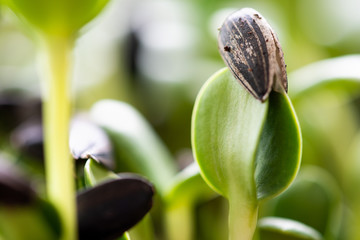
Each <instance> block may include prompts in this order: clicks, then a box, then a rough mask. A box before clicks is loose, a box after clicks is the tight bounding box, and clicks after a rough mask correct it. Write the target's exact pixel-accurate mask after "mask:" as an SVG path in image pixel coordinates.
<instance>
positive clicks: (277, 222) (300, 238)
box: [258, 217, 323, 240]
mask: <svg viewBox="0 0 360 240" xmlns="http://www.w3.org/2000/svg"><path fill="white" fill-rule="evenodd" d="M258 228H259V232H260V240H322V239H323V238H322V236H321V234H320V233H319V232H318V231H316V230H315V229H313V228H311V227H309V226H307V225H305V224H303V223H300V222H297V221H294V220H290V219H286V218H277V217H266V218H262V219H260V220H259V223H258Z"/></svg>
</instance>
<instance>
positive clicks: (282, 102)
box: [192, 69, 301, 200]
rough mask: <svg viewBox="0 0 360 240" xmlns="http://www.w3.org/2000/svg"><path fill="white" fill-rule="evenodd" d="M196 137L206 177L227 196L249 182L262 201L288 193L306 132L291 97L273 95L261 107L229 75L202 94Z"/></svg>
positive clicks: (219, 77)
mask: <svg viewBox="0 0 360 240" xmlns="http://www.w3.org/2000/svg"><path fill="white" fill-rule="evenodd" d="M192 134H193V135H192V141H193V148H194V154H195V158H196V160H197V162H198V164H199V166H200V169H201V173H202V176H203V177H204V178H205V180H206V181H207V183H208V184H210V185H211V186H212V187H213V188H214V189H215V190H216V191H217V192H218V193H220V194H221V195H223V196H226V197H228V195H229V191H231V189H229V188H230V187H231V185H239V184H244V183H245V184H247V185H249V186H250V188H252V187H255V188H256V196H257V199H258V200H261V199H264V198H267V197H270V196H273V195H276V194H279V193H280V192H281V191H283V190H284V189H286V187H287V186H288V185H289V184H290V183H291V182H292V180H293V179H294V177H295V175H296V173H297V171H298V168H299V164H300V159H301V133H300V127H299V124H298V121H297V118H296V115H295V112H294V109H293V107H292V105H291V102H290V100H289V98H288V96H287V95H285V94H281V93H277V92H272V93H271V95H270V98H269V101H267V102H264V103H261V102H260V101H257V100H255V99H254V98H252V97H251V95H249V94H247V92H246V90H244V89H243V88H242V87H241V86H240V85H239V84H238V83H237V82H236V81H234V78H233V77H232V75H231V74H230V73H229V72H228V71H227V70H224V69H223V70H220V71H219V72H217V73H216V74H215V75H213V76H212V77H211V78H210V79H209V81H208V82H207V83H206V84H205V86H204V87H203V89H202V90H201V92H200V93H199V95H198V99H197V102H196V105H195V108H194V112H193V125H192ZM252 185H253V186H252ZM249 186H246V185H245V186H244V185H242V186H240V187H241V188H249Z"/></svg>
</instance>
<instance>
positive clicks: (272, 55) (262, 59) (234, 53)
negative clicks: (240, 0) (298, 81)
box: [218, 8, 288, 102]
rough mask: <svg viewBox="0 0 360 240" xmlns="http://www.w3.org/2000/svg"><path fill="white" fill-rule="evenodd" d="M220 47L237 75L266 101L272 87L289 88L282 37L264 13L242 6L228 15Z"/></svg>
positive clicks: (221, 32) (256, 95) (219, 38)
mask: <svg viewBox="0 0 360 240" xmlns="http://www.w3.org/2000/svg"><path fill="white" fill-rule="evenodd" d="M218 44H219V50H220V54H221V56H222V58H223V59H224V61H225V63H226V65H227V66H228V67H229V68H230V71H231V72H232V73H233V75H234V76H235V78H236V79H238V80H239V81H240V82H241V84H242V85H243V86H244V87H245V88H246V89H247V90H248V91H249V92H250V93H251V94H252V95H253V96H254V97H255V98H257V99H259V100H261V101H262V102H264V101H265V100H266V99H267V98H268V96H269V94H270V92H271V90H272V89H274V90H275V91H279V92H283V91H286V92H287V89H288V84H287V76H286V69H285V62H284V54H283V52H282V49H281V46H280V43H279V40H278V39H277V37H276V35H275V33H274V31H273V30H272V29H271V27H270V25H269V24H268V23H267V21H266V20H265V18H264V17H262V16H261V15H260V13H258V12H257V11H255V10H254V9H251V8H243V9H241V10H239V11H236V12H235V13H233V14H231V15H230V16H229V17H227V18H226V20H225V22H224V23H223V25H222V27H221V28H220V33H219V37H218Z"/></svg>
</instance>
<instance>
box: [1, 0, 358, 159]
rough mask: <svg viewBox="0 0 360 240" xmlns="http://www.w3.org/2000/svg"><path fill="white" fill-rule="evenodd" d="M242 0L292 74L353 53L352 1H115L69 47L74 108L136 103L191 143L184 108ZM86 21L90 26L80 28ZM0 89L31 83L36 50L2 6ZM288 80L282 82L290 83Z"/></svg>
mask: <svg viewBox="0 0 360 240" xmlns="http://www.w3.org/2000/svg"><path fill="white" fill-rule="evenodd" d="M242 7H253V8H255V9H257V10H258V11H259V12H261V13H262V14H263V15H264V16H265V17H266V19H267V20H268V21H269V22H270V24H271V26H272V27H273V28H274V30H275V32H276V33H277V34H278V37H279V39H280V42H281V44H282V46H283V49H284V53H285V60H286V64H287V69H288V71H289V72H291V71H293V70H296V69H298V68H299V67H301V66H304V65H306V64H308V63H311V62H314V61H317V60H320V59H325V58H329V57H335V56H340V55H344V54H354V53H359V51H360V44H358V39H359V38H360V15H359V14H358V13H357V9H359V7H360V2H358V1H355V0H317V1H310V0H296V1H290V0H271V1H265V0H263V1H261V0H257V1H228V0H227V1H226V0H225V1H219V0H206V1H205V0H191V1H190V0H171V1H170V0H116V1H112V2H111V3H110V4H109V5H108V6H107V9H106V10H105V11H104V12H103V13H102V16H101V17H99V18H98V19H96V20H95V21H94V23H92V24H90V26H91V25H94V26H91V29H90V27H88V28H85V30H84V31H83V33H82V36H81V38H80V39H79V41H78V46H77V47H76V52H75V55H76V66H75V69H74V70H75V73H74V78H75V86H74V92H76V94H75V95H74V96H76V103H77V107H78V108H80V109H88V108H89V107H90V106H91V105H92V104H93V103H94V102H96V101H97V100H99V99H102V98H116V99H121V100H125V101H127V102H130V103H132V104H134V105H135V106H136V107H137V108H138V109H140V111H141V112H142V113H143V114H144V115H145V116H146V117H147V118H148V119H149V121H150V122H151V123H152V124H153V125H154V126H155V128H156V129H157V130H158V132H159V133H160V135H161V137H162V138H163V139H164V140H165V142H166V143H167V144H168V145H169V147H170V149H171V151H172V152H173V153H182V149H184V148H188V147H189V146H190V140H189V139H190V138H189V134H190V130H189V127H190V114H191V110H192V104H193V102H194V99H195V96H196V94H197V92H198V90H199V88H200V87H201V85H202V83H203V82H205V80H206V79H207V78H208V77H209V76H210V75H211V74H212V73H213V72H215V71H216V70H218V69H219V68H221V67H223V66H224V63H223V62H222V60H221V58H220V55H219V53H218V50H217V31H218V30H217V29H218V28H219V27H220V26H221V24H222V21H223V20H224V18H225V17H226V16H227V15H228V14H229V13H231V12H232V11H234V10H236V9H239V8H242ZM87 29H89V30H87ZM0 31H1V32H0V34H1V38H0V56H1V58H0V78H1V82H0V87H1V88H2V89H3V88H7V87H11V86H16V85H17V84H20V85H22V84H26V88H27V89H28V90H33V91H35V92H36V91H38V81H37V79H38V77H37V73H36V65H35V59H36V56H35V51H34V46H33V43H32V41H30V40H29V38H28V36H26V35H24V34H22V33H21V32H23V31H20V29H19V24H18V23H17V22H16V20H15V18H14V16H12V14H11V13H9V12H8V11H7V10H6V9H2V12H1V27H0ZM291 85H292V84H291V79H289V86H290V89H291Z"/></svg>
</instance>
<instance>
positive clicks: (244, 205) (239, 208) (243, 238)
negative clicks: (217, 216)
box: [229, 198, 258, 240]
mask: <svg viewBox="0 0 360 240" xmlns="http://www.w3.org/2000/svg"><path fill="white" fill-rule="evenodd" d="M257 216H258V203H257V201H253V200H248V199H241V198H235V199H234V198H229V240H251V239H253V236H254V233H255V229H256V224H257Z"/></svg>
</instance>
